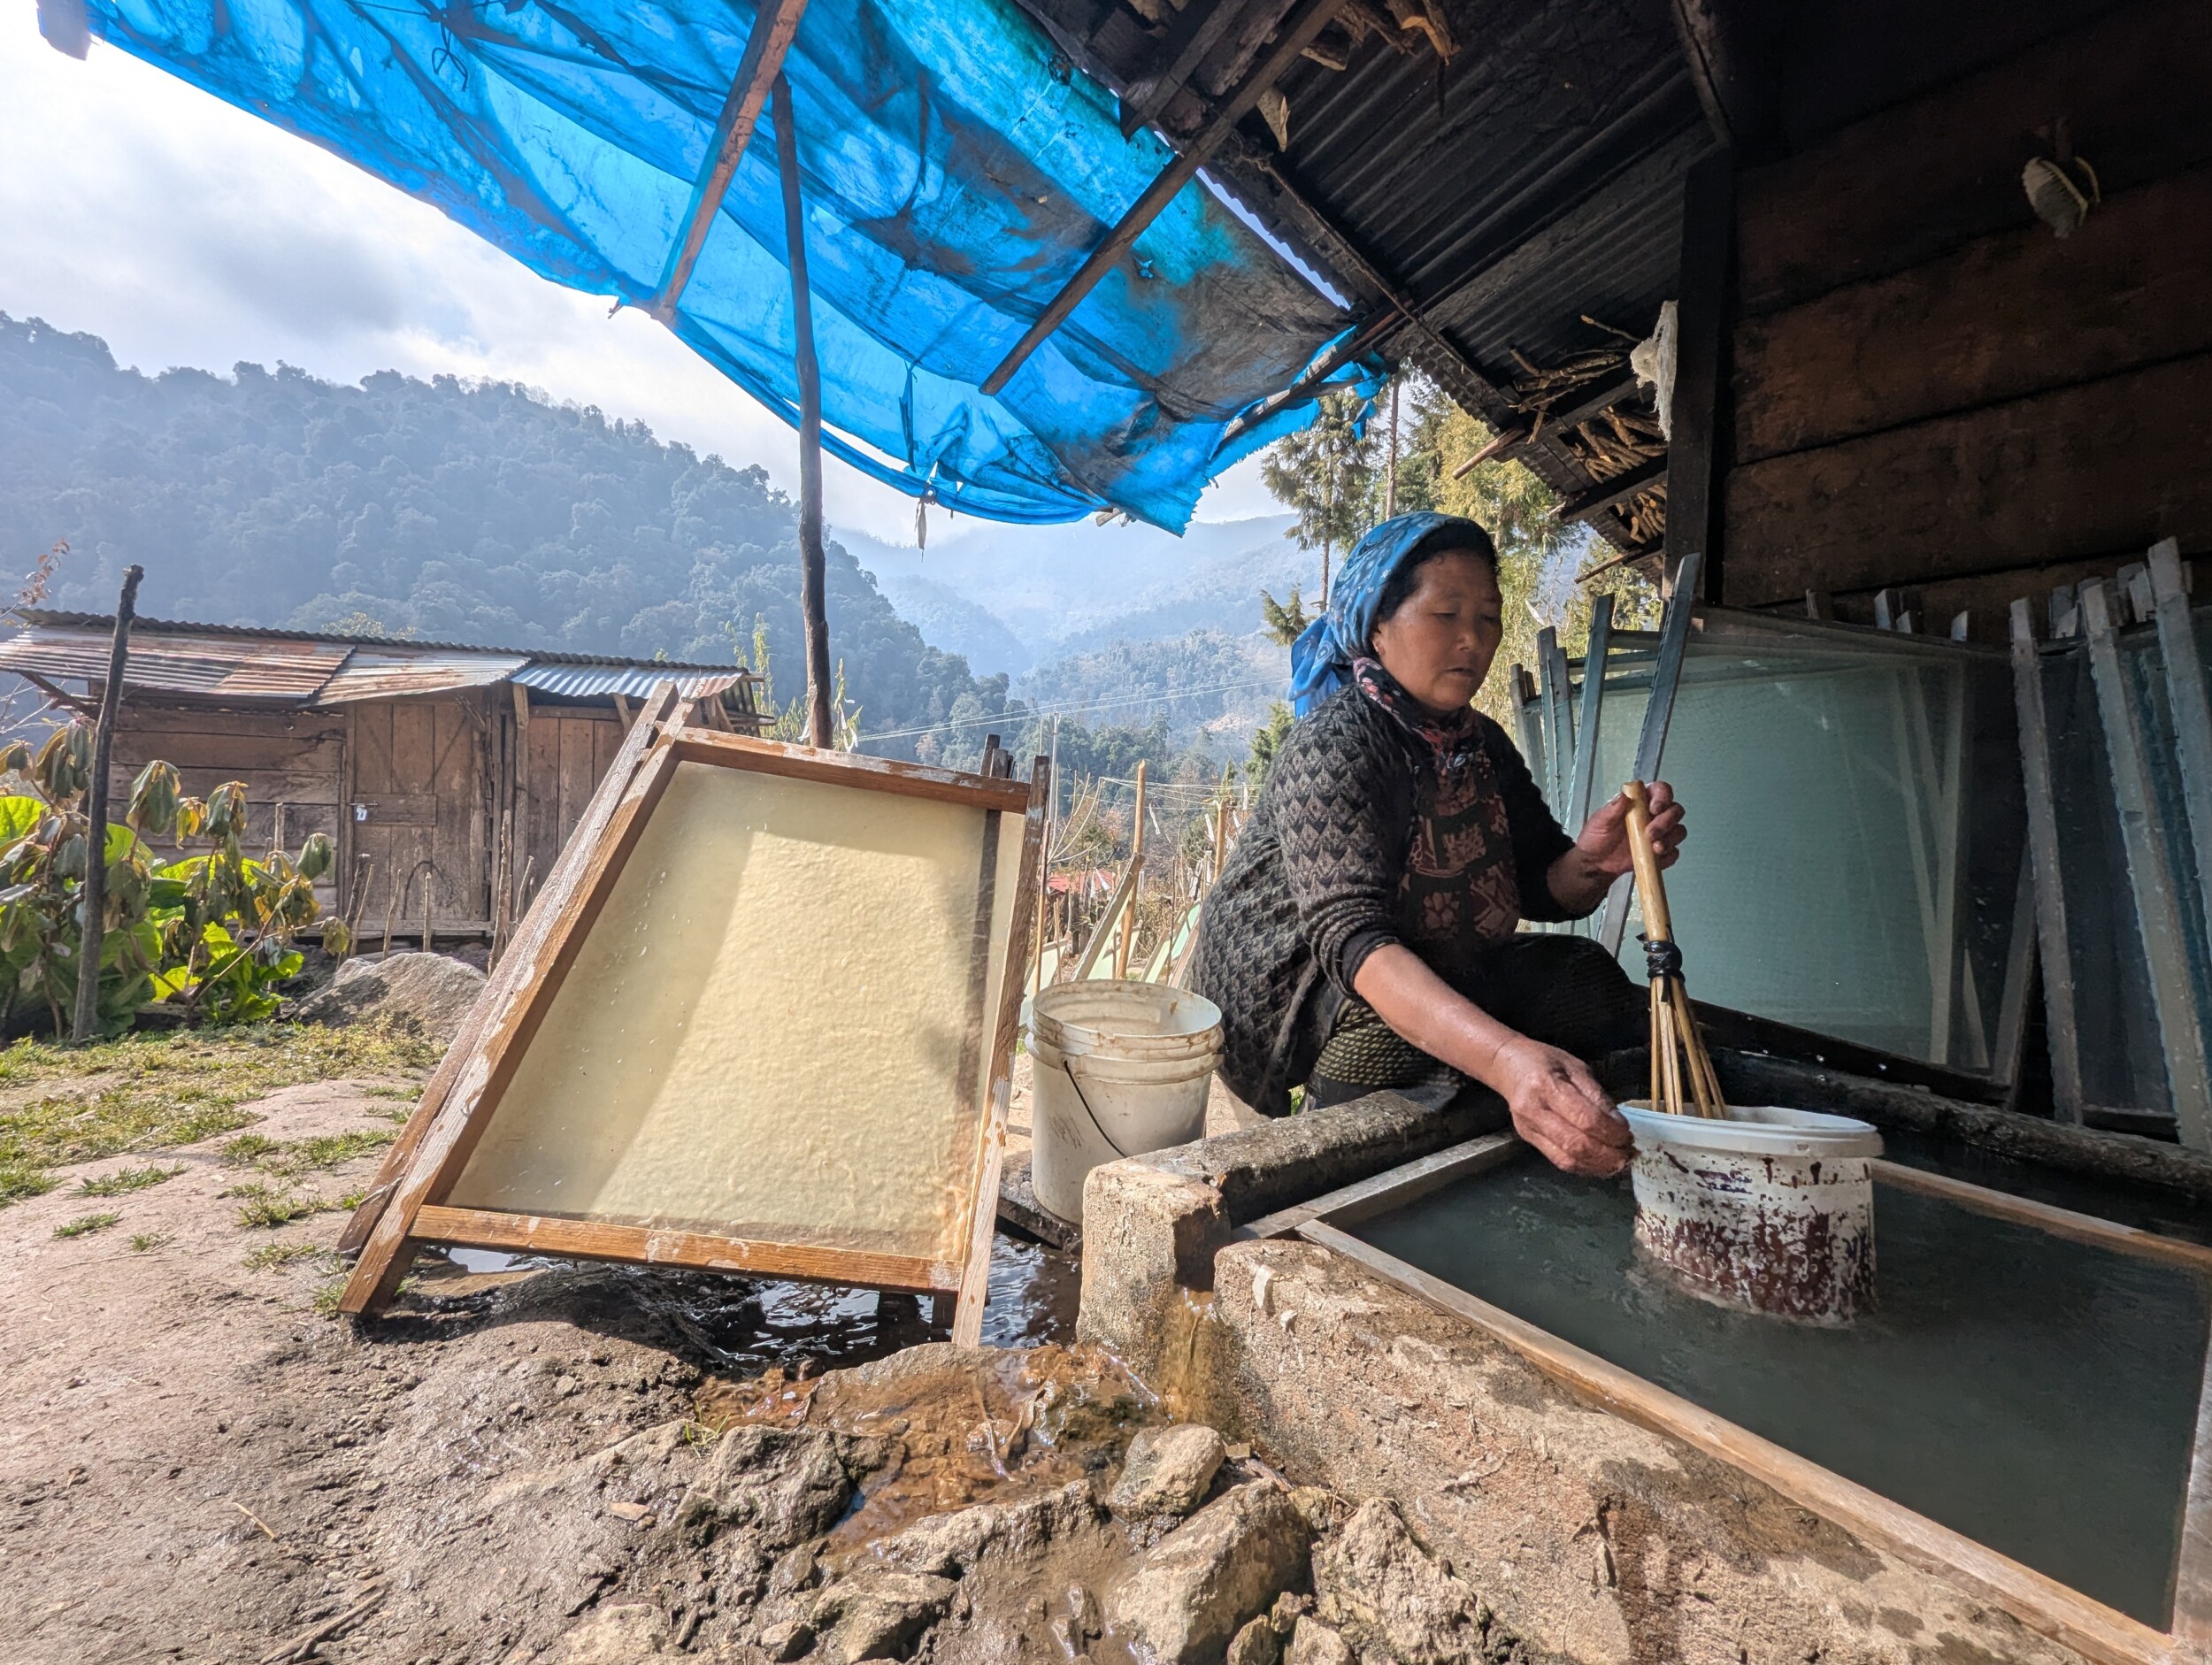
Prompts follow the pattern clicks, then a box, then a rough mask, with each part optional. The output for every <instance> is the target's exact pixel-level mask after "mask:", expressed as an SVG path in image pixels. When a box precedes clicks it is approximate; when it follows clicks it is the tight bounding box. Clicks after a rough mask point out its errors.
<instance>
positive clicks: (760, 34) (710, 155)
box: [647, 0, 806, 323]
mask: <svg viewBox="0 0 2212 1665" xmlns="http://www.w3.org/2000/svg"><path fill="white" fill-rule="evenodd" d="M805 12H806V0H762V4H761V8H760V12H759V14H758V16H757V18H756V19H755V20H754V23H753V32H752V34H751V35H748V36H747V37H746V40H745V52H744V56H743V57H741V58H739V59H738V62H737V73H736V75H735V76H733V78H732V79H731V81H730V93H729V96H728V97H727V98H726V99H725V100H723V103H722V113H721V115H720V117H719V118H718V119H716V121H715V124H714V134H713V136H712V137H711V138H710V139H709V140H708V141H707V157H706V166H705V167H704V168H703V169H702V170H701V171H700V173H699V179H698V182H697V183H696V184H695V185H694V186H693V187H692V188H691V203H690V205H689V206H688V207H687V208H686V209H685V210H684V219H683V230H682V231H681V232H680V233H679V234H678V235H677V238H676V241H675V242H674V243H673V244H672V245H671V246H670V248H669V250H668V264H667V265H665V266H664V267H663V268H662V270H661V280H660V283H659V285H658V286H657V288H655V289H654V291H653V298H652V300H651V301H649V303H647V310H648V311H650V312H652V314H653V315H654V316H655V317H656V318H659V319H660V320H661V321H662V322H663V323H666V322H668V321H669V320H670V319H672V318H674V317H675V315H676V303H677V302H678V301H680V299H682V298H683V292H684V286H685V285H686V284H687V283H689V282H690V281H691V269H692V267H694V266H695V265H697V264H698V263H699V251H700V250H701V249H704V248H705V247H706V243H707V233H708V231H709V230H710V229H711V228H712V226H713V225H714V217H715V215H716V214H718V213H719V212H720V211H721V209H722V199H723V197H724V196H727V195H728V194H729V188H730V181H731V180H733V179H734V178H736V177H737V165H738V164H739V163H740V162H741V161H742V160H743V159H744V157H745V147H746V146H747V145H749V144H750V143H751V142H753V129H754V128H755V127H758V126H759V125H760V111H761V107H762V106H763V105H764V104H766V103H767V102H768V88H769V86H770V84H771V83H772V82H780V81H782V79H783V60H784V58H785V57H786V56H787V54H788V53H789V52H790V50H791V42H792V37H793V36H795V35H797V34H798V32H799V19H800V18H801V17H803V15H804V14H805ZM779 125H780V124H779Z"/></svg>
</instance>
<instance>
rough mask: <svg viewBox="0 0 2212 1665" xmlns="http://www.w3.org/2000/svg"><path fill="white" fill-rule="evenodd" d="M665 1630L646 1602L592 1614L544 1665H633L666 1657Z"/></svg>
mask: <svg viewBox="0 0 2212 1665" xmlns="http://www.w3.org/2000/svg"><path fill="white" fill-rule="evenodd" d="M667 1641H668V1626H667V1624H666V1623H664V1621H663V1620H662V1618H661V1614H660V1609H659V1608H658V1607H654V1606H652V1605H651V1604H650V1603H649V1602H638V1601H626V1602H623V1603H621V1604H620V1605H618V1606H612V1607H598V1608H595V1609H594V1610H593V1612H592V1614H591V1616H590V1617H588V1618H587V1619H586V1620H584V1621H583V1623H580V1624H579V1625H577V1626H576V1627H575V1628H574V1629H573V1630H570V1631H569V1632H568V1634H567V1635H565V1636H564V1637H563V1638H561V1639H560V1641H559V1642H557V1644H555V1646H554V1649H553V1652H552V1653H551V1654H549V1656H548V1665H634V1662H635V1661H639V1660H649V1659H657V1658H659V1657H661V1656H663V1655H664V1654H665V1653H667V1651H668V1650H667V1646H666V1644H667Z"/></svg>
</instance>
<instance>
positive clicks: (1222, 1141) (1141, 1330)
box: [1076, 1093, 1489, 1396]
mask: <svg viewBox="0 0 2212 1665" xmlns="http://www.w3.org/2000/svg"><path fill="white" fill-rule="evenodd" d="M1487 1119H1489V1118H1486V1117H1484V1116H1480V1115H1479V1114H1477V1115H1469V1114H1456V1115H1439V1114H1438V1113H1436V1112H1435V1111H1432V1110H1425V1109H1422V1108H1421V1107H1420V1106H1419V1105H1417V1104H1414V1103H1410V1102H1409V1101H1407V1100H1405V1099H1402V1098H1400V1097H1399V1096H1398V1095H1397V1094H1396V1093H1371V1094H1370V1095H1369V1096H1368V1097H1366V1098H1363V1099H1355V1100H1353V1101H1351V1102H1350V1103H1348V1104H1337V1105H1332V1106H1331V1107H1329V1108H1328V1109H1322V1110H1313V1111H1310V1112H1308V1113H1307V1114H1305V1115H1302V1116H1284V1117H1282V1118H1281V1119H1279V1120H1277V1121H1271V1122H1268V1123H1266V1124H1263V1125H1261V1126H1258V1127H1247V1128H1240V1129H1239V1130H1238V1131H1237V1132H1233V1133H1223V1134H1221V1135H1219V1136H1217V1137H1216V1138H1213V1139H1197V1140H1194V1142H1192V1143H1191V1144H1188V1145H1178V1146H1176V1147H1173V1148H1172V1149H1169V1150H1162V1151H1155V1152H1153V1153H1151V1154H1150V1155H1145V1156H1132V1157H1130V1158H1128V1159H1127V1160H1126V1161H1123V1162H1109V1163H1107V1164H1106V1165H1105V1166H1103V1167H1101V1168H1094V1169H1093V1170H1091V1174H1090V1177H1089V1178H1088V1179H1087V1180H1086V1181H1085V1182H1084V1185H1083V1235H1084V1242H1083V1294H1082V1308H1081V1312H1080V1316H1079V1318H1078V1320H1077V1325H1076V1333H1077V1334H1078V1335H1079V1336H1080V1337H1081V1338H1082V1339H1085V1340H1087V1341H1095V1342H1097V1343H1098V1344H1099V1345H1101V1346H1102V1347H1107V1348H1108V1349H1110V1351H1111V1352H1112V1353H1113V1354H1115V1355H1116V1356H1117V1357H1118V1358H1119V1359H1120V1360H1121V1362H1123V1364H1125V1366H1127V1367H1128V1369H1129V1370H1131V1371H1132V1372H1133V1373H1134V1374H1135V1375H1136V1377H1138V1379H1139V1380H1141V1381H1142V1382H1144V1383H1145V1384H1146V1385H1148V1386H1150V1387H1151V1388H1153V1390H1154V1391H1155V1392H1158V1393H1165V1394H1168V1395H1171V1396H1174V1395H1178V1394H1180V1393H1184V1392H1185V1387H1184V1378H1185V1377H1187V1375H1188V1374H1189V1373H1190V1372H1191V1371H1193V1370H1195V1369H1198V1368H1200V1367H1199V1364H1198V1362H1197V1360H1196V1354H1195V1353H1194V1349H1196V1348H1198V1347H1200V1346H1201V1342H1200V1340H1199V1333H1200V1332H1199V1328H1198V1326H1199V1325H1200V1324H1201V1323H1202V1318H1203V1311H1202V1307H1203V1300H1204V1298H1205V1297H1206V1296H1207V1295H1208V1294H1209V1293H1210V1292H1211V1290H1212V1289H1213V1268H1214V1256H1215V1255H1217V1254H1218V1253H1219V1252H1220V1251H1221V1250H1222V1249H1223V1248H1224V1247H1226V1246H1227V1245H1228V1244H1229V1242H1230V1241H1231V1240H1232V1233H1233V1228H1234V1227H1235V1226H1237V1225H1240V1224H1243V1223H1245V1222H1246V1221H1248V1220H1255V1219H1257V1218H1259V1217H1260V1216H1262V1215H1264V1214H1266V1213H1268V1212H1269V1211H1271V1209H1274V1208H1279V1207H1281V1206H1282V1205H1284V1204H1285V1203H1288V1202H1294V1201H1303V1200H1305V1199H1306V1198H1309V1197H1315V1196H1319V1195H1321V1194H1322V1193H1325V1192H1329V1191H1333V1190H1335V1189H1337V1188H1338V1187H1339V1186H1341V1185H1350V1184H1352V1183H1353V1182H1355V1181H1356V1180H1360V1179H1366V1178H1371V1177H1372V1176H1374V1175H1376V1174H1379V1173H1381V1172H1383V1171H1384V1170H1386V1169H1389V1168H1394V1167H1396V1166H1397V1165H1398V1164H1400V1163H1401V1162H1411V1161H1413V1160H1414V1159H1416V1158H1417V1157H1421V1156H1425V1155H1429V1154H1430V1153H1431V1152H1432V1151H1438V1150H1441V1149H1443V1148H1444V1147H1446V1146H1448V1145H1453V1144H1457V1143H1458V1142H1460V1141H1461V1140H1463V1139H1468V1138H1471V1137H1472V1136H1473V1134H1474V1133H1476V1132H1481V1131H1484V1124H1485V1122H1486V1120H1487Z"/></svg>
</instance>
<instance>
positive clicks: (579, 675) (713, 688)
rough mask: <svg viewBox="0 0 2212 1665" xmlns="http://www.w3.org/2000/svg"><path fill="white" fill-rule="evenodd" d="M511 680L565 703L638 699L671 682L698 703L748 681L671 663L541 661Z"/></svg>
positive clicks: (740, 676) (727, 673)
mask: <svg viewBox="0 0 2212 1665" xmlns="http://www.w3.org/2000/svg"><path fill="white" fill-rule="evenodd" d="M514 680H515V681H517V682H518V683H520V684H521V685H522V686H523V687H526V688H534V689H536V690H537V691H538V692H539V693H541V694H552V695H553V696H555V697H556V698H558V699H568V700H582V699H591V698H594V697H603V696H604V695H607V694H626V695H627V696H629V697H631V698H633V699H638V698H642V697H643V696H644V695H646V694H650V693H651V692H652V691H653V687H654V685H655V684H656V683H660V682H667V681H671V680H672V681H673V682H674V683H675V684H676V687H677V688H678V689H679V690H680V692H681V693H682V694H683V696H684V697H685V698H686V699H687V700H700V699H704V698H705V697H706V696H707V695H709V694H719V693H721V692H722V691H723V690H724V689H725V688H731V687H736V686H737V685H738V684H739V683H741V682H743V681H746V680H748V679H747V677H746V674H745V673H744V672H743V671H734V670H730V669H727V668H725V669H723V670H720V671H704V672H702V671H696V670H693V669H690V668H687V667H685V666H681V665H673V664H648V665H611V664H599V665H588V664H587V665H579V664H565V663H551V664H548V663H542V662H541V663H539V664H532V665H529V666H527V667H526V668H525V669H523V670H520V671H516V672H515V674H514Z"/></svg>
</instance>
